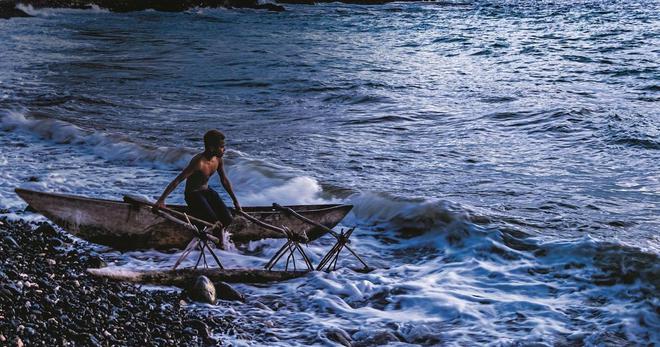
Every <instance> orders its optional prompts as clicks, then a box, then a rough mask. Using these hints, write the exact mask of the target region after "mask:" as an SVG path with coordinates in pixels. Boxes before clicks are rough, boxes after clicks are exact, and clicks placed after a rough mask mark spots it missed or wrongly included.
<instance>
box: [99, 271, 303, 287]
mask: <svg viewBox="0 0 660 347" xmlns="http://www.w3.org/2000/svg"><path fill="white" fill-rule="evenodd" d="M87 272H89V273H90V274H91V275H93V276H96V277H103V278H108V279H111V280H115V281H123V282H135V283H146V284H157V285H168V286H175V287H179V288H187V287H188V286H190V284H191V283H195V281H196V280H197V277H199V276H201V275H203V276H206V277H208V278H209V279H210V280H211V281H212V282H213V283H214V284H215V283H220V282H228V283H269V282H281V281H287V280H290V279H294V278H298V277H301V276H304V275H306V274H307V273H308V271H267V270H261V269H197V270H193V269H178V270H141V271H134V270H121V269H113V268H107V267H106V268H101V269H87Z"/></svg>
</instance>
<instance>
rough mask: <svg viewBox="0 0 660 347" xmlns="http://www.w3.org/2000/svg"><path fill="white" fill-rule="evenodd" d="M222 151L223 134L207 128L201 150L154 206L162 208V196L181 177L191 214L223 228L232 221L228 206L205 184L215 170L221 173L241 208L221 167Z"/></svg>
mask: <svg viewBox="0 0 660 347" xmlns="http://www.w3.org/2000/svg"><path fill="white" fill-rule="evenodd" d="M224 154H225V135H224V134H223V133H221V132H220V131H218V130H209V131H208V132H206V134H204V152H202V153H199V154H197V155H195V156H194V157H193V158H192V160H190V163H189V164H188V166H187V167H186V168H185V169H183V171H181V173H180V174H179V175H178V176H176V178H175V179H174V180H173V181H172V182H171V183H170V184H169V185H168V186H167V188H165V191H164V192H163V194H162V195H161V196H160V198H159V199H158V201H157V202H156V208H158V207H165V199H166V198H167V196H168V195H170V193H172V191H174V189H176V187H177V186H178V185H179V183H181V182H182V181H183V180H186V190H185V195H184V196H185V199H186V203H187V204H188V208H189V212H190V214H191V215H193V216H194V217H197V218H200V219H203V220H205V221H208V222H210V223H215V222H220V223H222V226H223V227H226V226H228V225H229V224H231V222H232V219H233V218H232V216H231V213H230V212H229V209H228V208H227V206H226V205H225V203H224V202H223V201H222V199H221V198H220V196H219V195H218V193H217V192H216V191H214V190H213V189H211V188H210V187H209V185H208V182H209V178H210V177H211V176H213V173H214V172H217V173H218V175H220V183H222V187H224V188H225V190H226V191H227V193H229V196H230V197H231V200H232V201H233V202H234V208H235V209H236V210H237V211H241V205H240V204H239V203H238V199H236V195H234V190H233V189H232V186H231V183H230V182H229V179H227V174H226V173H225V169H224V166H223V161H222V156H223V155H224Z"/></svg>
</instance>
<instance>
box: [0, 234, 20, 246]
mask: <svg viewBox="0 0 660 347" xmlns="http://www.w3.org/2000/svg"><path fill="white" fill-rule="evenodd" d="M2 242H3V243H4V244H6V245H7V246H10V247H12V248H19V246H18V242H16V240H14V238H13V237H11V236H9V235H7V236H4V237H3V238H2Z"/></svg>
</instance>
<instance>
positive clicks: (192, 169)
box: [156, 156, 198, 207]
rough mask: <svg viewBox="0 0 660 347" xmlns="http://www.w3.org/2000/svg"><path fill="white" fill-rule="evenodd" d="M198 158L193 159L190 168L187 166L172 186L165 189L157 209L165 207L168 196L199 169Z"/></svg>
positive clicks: (157, 202)
mask: <svg viewBox="0 0 660 347" xmlns="http://www.w3.org/2000/svg"><path fill="white" fill-rule="evenodd" d="M197 162H198V159H197V156H195V157H193V158H192V160H191V161H190V163H188V166H186V168H185V169H183V171H181V173H179V174H178V175H177V176H176V177H175V178H174V180H172V182H170V184H168V185H167V188H165V191H164V192H163V194H162V195H161V196H160V198H158V201H156V207H165V199H167V196H168V195H170V193H172V192H173V191H174V189H176V187H177V186H178V185H179V183H181V182H183V181H184V180H185V179H186V178H188V177H189V176H190V175H192V174H193V172H195V170H196V169H197Z"/></svg>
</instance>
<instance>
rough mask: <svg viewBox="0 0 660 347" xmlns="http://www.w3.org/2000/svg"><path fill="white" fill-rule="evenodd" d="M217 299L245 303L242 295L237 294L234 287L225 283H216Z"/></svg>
mask: <svg viewBox="0 0 660 347" xmlns="http://www.w3.org/2000/svg"><path fill="white" fill-rule="evenodd" d="M216 288H217V290H218V298H219V299H222V300H236V301H243V302H245V297H244V296H243V294H241V293H239V292H238V291H237V290H236V289H234V287H232V286H230V285H229V284H227V283H225V282H218V283H216Z"/></svg>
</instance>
